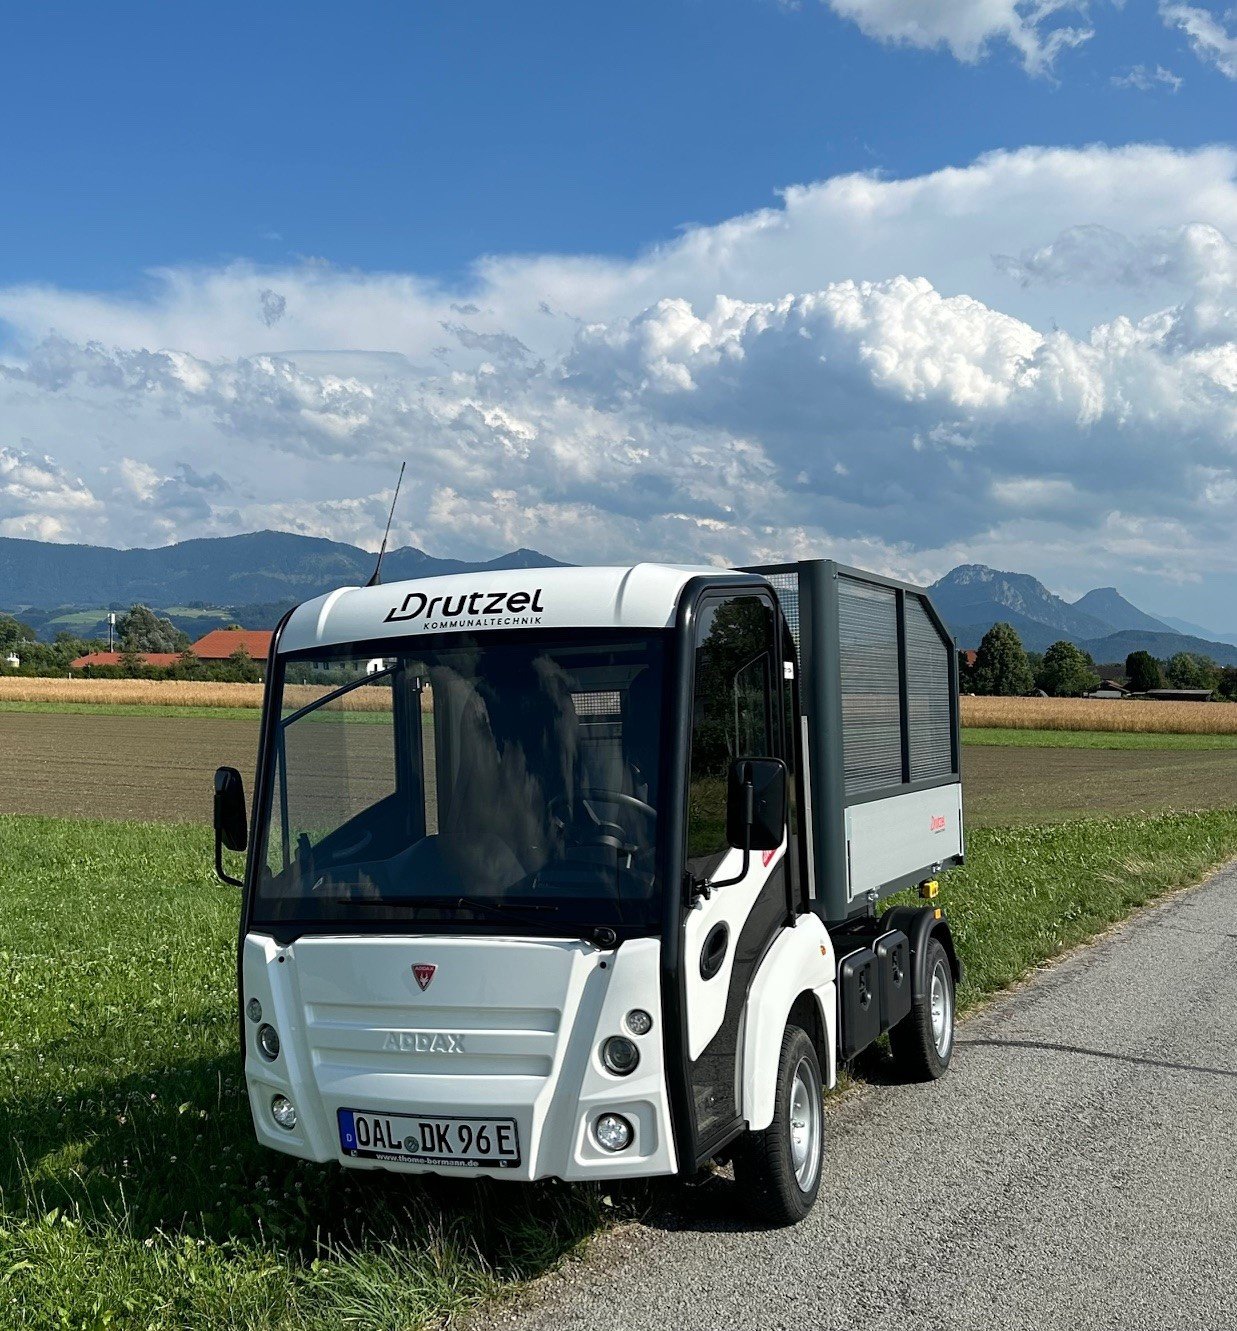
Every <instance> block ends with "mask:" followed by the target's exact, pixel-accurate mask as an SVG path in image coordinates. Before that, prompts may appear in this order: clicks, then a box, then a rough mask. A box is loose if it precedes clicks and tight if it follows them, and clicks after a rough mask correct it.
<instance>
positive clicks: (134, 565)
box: [0, 531, 1237, 665]
mask: <svg viewBox="0 0 1237 1331" xmlns="http://www.w3.org/2000/svg"><path fill="white" fill-rule="evenodd" d="M551 567H562V561H561V560H557V559H553V558H551V557H550V556H549V555H543V554H541V553H540V552H539V551H536V550H525V549H520V550H513V551H511V552H510V553H509V554H505V555H500V556H499V557H498V558H497V559H490V560H483V561H479V562H476V561H474V562H469V561H468V560H462V559H441V558H436V557H435V556H433V555H429V554H426V552H425V551H424V550H418V549H417V548H416V547H415V546H403V547H401V548H400V549H398V550H391V551H389V552H388V553H387V556H386V559H385V561H384V562H383V566H382V575H383V579H384V581H387V582H397V581H400V580H401V579H404V578H417V577H432V576H434V575H435V574H440V573H472V572H484V571H485V570H487V569H507V568H551ZM373 569H374V555H373V554H372V553H371V552H370V551H368V550H362V549H360V548H359V547H358V546H355V545H345V544H343V543H341V542H339V541H328V540H325V539H323V538H321V537H316V536H297V535H293V534H292V533H291V532H279V531H260V532H251V533H248V534H247V535H243V536H220V537H205V538H202V539H199V540H192V541H181V542H179V543H177V544H176V545H168V546H163V547H160V548H158V549H153V550H144V549H133V550H113V549H109V548H105V547H101V546H92V545H58V544H54V543H50V542H45V541H27V540H19V539H15V538H11V537H6V538H0V610H6V611H10V612H15V613H19V614H21V616H22V618H23V619H25V620H26V621H27V622H28V623H30V624H31V625H32V626H33V627H34V628H36V629H37V630H38V631H39V634H40V636H41V637H48V638H50V637H53V636H54V635H55V633H56V632H57V631H58V630H60V629H69V630H71V631H72V632H74V633H76V634H78V635H79V636H96V635H98V634H99V633H100V631H102V632H103V633H106V627H105V617H106V611H107V609H108V608H113V609H124V608H127V607H128V606H130V605H132V604H133V603H134V602H135V601H141V602H144V603H145V604H147V605H150V606H153V607H154V608H156V609H158V610H160V611H161V612H163V613H165V614H167V615H168V617H169V618H171V619H172V621H173V622H174V623H175V624H176V625H177V627H178V628H183V629H185V631H186V632H188V633H190V634H191V635H194V636H196V635H197V634H200V633H202V632H205V631H206V630H207V629H210V628H213V627H216V626H218V625H220V624H224V623H228V622H229V621H231V620H236V621H237V622H239V623H243V624H245V625H246V626H247V627H254V628H257V627H267V626H269V625H272V624H274V623H275V622H276V620H277V619H278V618H279V616H280V614H282V612H283V611H284V610H285V609H286V608H287V607H289V606H291V605H294V604H296V602H298V601H304V600H306V599H308V598H309V597H311V596H317V595H318V594H319V593H321V592H324V591H328V590H330V589H331V588H333V587H340V586H356V585H358V584H360V583H364V582H366V581H368V579H369V576H370V574H371V573H372V572H373ZM931 590H932V596H933V600H934V601H935V603H936V606H937V608H938V610H939V611H940V612H941V614H942V616H943V617H944V618H945V620H946V622H947V623H948V624H949V626H950V627H951V628H952V630H953V632H954V635H955V636H956V637H957V639H958V645H959V647H962V648H971V647H978V646H979V642H980V639H981V638H982V637H983V635H984V634H985V633H986V632H987V631H988V630H989V629H990V628H991V627H992V625H993V624H994V623H996V622H997V621H998V620H1005V621H1006V622H1007V623H1010V624H1012V625H1013V626H1014V628H1015V629H1017V631H1018V633H1019V635H1020V636H1021V637H1022V641H1023V643H1024V645H1025V646H1026V647H1027V648H1028V649H1029V650H1031V651H1036V652H1042V651H1043V650H1044V649H1045V648H1046V647H1048V646H1049V644H1051V643H1053V642H1056V641H1057V640H1058V639H1060V638H1066V639H1068V640H1069V641H1071V642H1074V643H1076V644H1077V645H1078V646H1079V647H1081V648H1083V650H1085V651H1088V652H1090V653H1091V655H1092V656H1093V657H1094V658H1095V660H1096V661H1098V662H1101V663H1111V662H1117V661H1124V659H1125V657H1126V655H1127V654H1128V653H1129V652H1132V651H1137V650H1140V649H1145V650H1146V651H1149V652H1151V653H1152V655H1154V656H1158V657H1160V658H1164V657H1168V656H1172V655H1173V654H1174V653H1175V652H1199V653H1202V654H1204V655H1206V656H1210V657H1212V658H1213V659H1215V660H1216V661H1219V662H1221V663H1222V664H1225V665H1237V645H1234V643H1233V642H1225V641H1222V640H1217V639H1218V638H1219V637H1220V635H1214V634H1209V633H1208V632H1207V630H1206V629H1202V628H1199V626H1197V625H1193V624H1189V623H1187V622H1186V621H1183V620H1174V619H1169V618H1167V617H1164V618H1158V617H1156V616H1155V615H1150V614H1148V613H1147V612H1146V611H1144V610H1140V609H1139V608H1138V607H1137V606H1136V605H1133V604H1131V602H1129V601H1128V600H1126V598H1125V597H1124V596H1122V595H1121V593H1120V592H1118V591H1117V589H1116V588H1115V587H1097V588H1095V589H1094V590H1092V591H1089V592H1087V594H1086V595H1085V596H1082V597H1079V599H1078V600H1077V601H1073V602H1070V601H1066V600H1064V599H1063V598H1062V597H1060V596H1056V595H1054V594H1053V593H1052V592H1050V591H1049V590H1048V588H1047V587H1045V586H1044V584H1043V583H1042V582H1040V581H1039V580H1038V579H1037V578H1034V577H1032V576H1031V575H1030V574H1028V573H1010V572H1003V571H1001V570H999V569H993V568H988V567H987V566H986V565H984V564H961V565H959V566H958V567H957V568H955V569H951V570H950V571H949V572H948V573H946V574H945V576H944V577H943V578H941V579H939V580H938V581H937V582H935V583H934V584H933V586H932V589H931ZM1223 636H1224V637H1227V636H1228V635H1223Z"/></svg>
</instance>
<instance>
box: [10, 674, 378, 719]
mask: <svg viewBox="0 0 1237 1331" xmlns="http://www.w3.org/2000/svg"><path fill="white" fill-rule="evenodd" d="M262 691H263V685H261V684H219V683H212V682H197V681H193V680H181V679H25V678H22V677H20V676H15V675H11V676H8V677H5V678H0V703H6V702H14V703H50V704H52V705H56V704H67V703H85V704H87V705H90V706H107V707H227V708H237V707H241V708H253V709H254V710H255V711H256V710H257V709H258V708H260V707H261V706H262ZM326 692H328V690H327V689H326V688H323V687H321V686H319V685H315V684H290V685H289V686H288V688H287V689H286V690H285V697H286V701H287V702H289V703H291V704H292V705H293V706H297V707H303V706H304V705H305V704H306V703H309V702H312V701H313V700H314V699H315V698H320V697H321V696H322V695H323V694H324V693H326ZM338 705H339V706H340V707H341V708H342V709H344V710H347V711H357V712H378V711H385V710H388V709H389V708H390V705H391V694H390V691H389V690H384V689H374V688H365V689H356V690H354V691H353V692H352V693H349V694H346V695H345V696H344V697H343V698H341V699H340V702H339V704H338Z"/></svg>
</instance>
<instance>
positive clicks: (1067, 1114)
mask: <svg viewBox="0 0 1237 1331" xmlns="http://www.w3.org/2000/svg"><path fill="white" fill-rule="evenodd" d="M1235 1044H1237V866H1234V867H1230V868H1229V869H1228V870H1226V871H1224V872H1223V873H1221V874H1219V875H1217V876H1216V877H1214V878H1213V879H1211V880H1210V882H1208V883H1207V884H1206V885H1204V886H1203V887H1201V888H1197V889H1194V890H1192V891H1190V892H1187V893H1185V894H1182V895H1179V896H1177V897H1174V898H1173V899H1171V900H1169V901H1168V902H1166V903H1164V904H1162V905H1160V906H1158V907H1156V908H1154V909H1152V910H1149V911H1147V912H1144V913H1142V914H1140V915H1139V916H1138V917H1136V918H1135V919H1134V920H1133V921H1132V922H1130V923H1129V924H1127V925H1126V926H1124V927H1123V928H1121V929H1120V930H1118V931H1116V932H1114V933H1112V934H1109V935H1108V936H1106V937H1105V938H1104V939H1103V940H1101V941H1100V942H1099V943H1097V944H1095V945H1094V946H1092V947H1089V948H1085V949H1083V950H1081V951H1078V952H1076V953H1074V954H1073V955H1072V956H1070V957H1069V958H1067V959H1066V960H1064V961H1063V962H1061V963H1059V964H1057V965H1055V966H1053V967H1051V968H1050V969H1048V970H1045V971H1043V972H1041V973H1040V974H1039V975H1038V976H1036V977H1035V978H1034V979H1033V980H1031V981H1030V982H1028V983H1027V984H1025V985H1023V986H1022V987H1020V988H1019V989H1018V990H1017V991H1015V992H1011V993H1009V994H1007V995H1004V996H1003V997H1002V998H1000V999H999V1000H998V1001H996V1002H995V1003H993V1004H992V1005H990V1006H989V1007H987V1008H986V1009H985V1010H984V1011H982V1012H981V1013H979V1014H978V1015H976V1016H975V1017H973V1018H972V1019H970V1020H968V1021H966V1022H965V1023H964V1024H963V1025H962V1026H961V1027H960V1029H959V1044H958V1048H957V1051H956V1053H955V1057H954V1065H953V1068H952V1069H951V1071H950V1073H949V1075H948V1076H947V1077H946V1078H945V1079H944V1080H943V1081H941V1082H938V1083H936V1084H934V1085H930V1086H895V1085H888V1086H879V1085H875V1086H870V1087H865V1088H864V1089H862V1090H861V1091H859V1092H858V1093H856V1094H853V1095H851V1096H848V1097H845V1098H843V1099H842V1100H841V1101H840V1102H837V1103H835V1104H834V1105H833V1106H832V1108H831V1111H830V1116H829V1124H828V1127H829V1140H828V1150H827V1164H826V1170H825V1177H824V1184H823V1187H822V1191H821V1195H820V1200H819V1201H818V1202H817V1205H816V1208H815V1210H814V1212H813V1213H812V1215H811V1216H810V1217H809V1218H808V1219H807V1221H805V1222H804V1223H803V1224H802V1225H801V1226H799V1227H798V1228H797V1229H793V1230H781V1231H764V1232H760V1231H751V1230H750V1229H748V1228H746V1225H745V1222H744V1220H743V1218H742V1215H741V1212H740V1211H739V1210H738V1208H737V1206H736V1204H735V1199H734V1197H733V1195H732V1194H733V1188H734V1185H733V1184H732V1183H730V1182H729V1181H727V1180H724V1179H718V1180H715V1181H712V1182H710V1183H709V1184H708V1185H706V1186H705V1187H703V1188H699V1189H694V1190H690V1191H689V1192H687V1193H686V1195H683V1194H681V1193H680V1192H678V1190H676V1191H675V1192H674V1193H673V1194H672V1195H673V1196H674V1197H675V1198H676V1200H675V1201H674V1202H673V1208H674V1213H666V1214H664V1215H661V1216H657V1217H654V1218H653V1220H652V1221H650V1222H649V1223H647V1224H645V1225H639V1226H628V1227H625V1228H624V1229H621V1230H619V1231H617V1232H615V1233H614V1234H611V1235H608V1236H607V1237H605V1238H603V1239H602V1240H600V1241H599V1242H598V1243H596V1244H595V1245H593V1247H592V1249H591V1251H590V1253H589V1254H588V1256H587V1258H585V1259H583V1260H581V1261H577V1262H573V1263H571V1264H569V1265H568V1266H567V1267H565V1268H564V1269H563V1270H562V1271H561V1272H559V1273H556V1274H555V1275H553V1276H551V1277H549V1278H547V1279H544V1280H543V1281H541V1282H540V1283H539V1284H538V1285H537V1286H535V1287H534V1291H533V1293H532V1295H531V1296H530V1297H526V1298H524V1299H523V1300H522V1301H521V1303H520V1305H519V1306H518V1308H516V1309H513V1310H511V1312H510V1313H509V1314H508V1317H507V1320H505V1321H501V1319H495V1318H494V1317H493V1314H492V1313H491V1314H490V1316H489V1317H487V1319H486V1320H487V1323H489V1324H491V1325H492V1324H494V1321H495V1320H500V1324H501V1325H503V1326H504V1327H507V1328H515V1327H526V1328H533V1327H553V1328H555V1331H568V1328H589V1329H590V1331H592V1329H593V1328H597V1327H604V1328H606V1331H635V1329H636V1328H641V1329H643V1328H659V1329H660V1328H683V1329H686V1328H696V1327H699V1328H702V1329H703V1328H708V1331H717V1328H749V1327H750V1328H769V1329H770V1331H772V1329H773V1328H782V1327H786V1328H794V1329H795V1331H805V1329H806V1328H813V1329H815V1328H835V1327H836V1328H843V1327H845V1328H851V1327H855V1328H863V1329H864V1331H867V1329H869V1328H884V1327H889V1328H894V1327H896V1328H899V1331H909V1329H910V1328H945V1327H948V1328H983V1331H991V1328H1014V1329H1018V1328H1036V1331H1047V1329H1048V1328H1057V1327H1068V1328H1071V1329H1074V1328H1077V1329H1078V1331H1092V1329H1093V1328H1114V1329H1116V1328H1120V1331H1134V1329H1135V1328H1143V1327H1147V1328H1156V1331H1168V1329H1169V1328H1178V1327H1179V1328H1189V1331H1222V1329H1227V1328H1237V1047H1235Z"/></svg>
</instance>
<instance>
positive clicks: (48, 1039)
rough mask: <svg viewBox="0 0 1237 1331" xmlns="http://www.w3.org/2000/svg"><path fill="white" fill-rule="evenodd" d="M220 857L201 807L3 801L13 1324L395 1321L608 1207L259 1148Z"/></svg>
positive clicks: (514, 1272)
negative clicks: (32, 814) (247, 1088)
mask: <svg viewBox="0 0 1237 1331" xmlns="http://www.w3.org/2000/svg"><path fill="white" fill-rule="evenodd" d="M209 857H210V840H209V835H208V833H207V832H206V830H205V829H197V828H188V827H185V828H177V829H175V830H171V829H169V828H167V827H157V826H152V825H148V824H138V823H98V822H86V821H82V822H69V821H61V820H50V819H39V818H0V866H3V867H2V868H0V913H2V915H3V918H4V921H5V926H4V932H3V935H2V941H0V993H3V995H4V1002H3V1004H0V1326H3V1327H4V1328H6V1331H7V1329H8V1328H32V1329H33V1328H38V1329H39V1331H42V1329H43V1328H48V1327H62V1326H63V1327H73V1328H96V1327H97V1328H103V1327H121V1328H135V1329H136V1328H150V1327H169V1328H171V1327H176V1328H181V1327H194V1328H198V1327H200V1328H204V1329H205V1328H220V1327H246V1328H249V1327H253V1328H258V1327H263V1328H265V1327H280V1328H283V1327H287V1328H294V1327H295V1328H302V1327H314V1328H323V1331H326V1329H327V1328H330V1329H331V1331H334V1329H335V1328H338V1327H341V1326H345V1325H346V1326H349V1327H353V1328H373V1331H379V1328H381V1331H396V1329H397V1328H409V1327H419V1326H423V1325H425V1324H427V1323H428V1322H430V1321H433V1320H435V1319H437V1318H438V1317H441V1316H442V1315H443V1314H445V1313H448V1312H452V1311H460V1310H462V1309H465V1308H467V1307H469V1306H472V1305H473V1304H475V1303H476V1302H478V1301H479V1300H481V1299H484V1298H486V1297H487V1296H490V1295H493V1294H495V1293H496V1292H497V1291H499V1290H500V1289H502V1288H503V1287H504V1286H506V1285H508V1284H509V1283H510V1282H511V1281H513V1280H519V1279H523V1278H528V1277H531V1276H533V1275H535V1274H536V1273H537V1272H539V1271H541V1270H543V1269H544V1268H545V1267H546V1266H547V1265H549V1264H551V1263H552V1262H554V1261H555V1260H557V1259H558V1258H559V1257H560V1256H561V1255H562V1254H563V1253H565V1252H566V1251H568V1250H569V1249H570V1248H572V1247H573V1246H574V1245H575V1244H576V1243H577V1242H578V1241H579V1239H580V1238H581V1237H582V1236H583V1235H585V1234H587V1233H589V1232H591V1230H592V1229H594V1228H595V1227H596V1225H597V1224H598V1222H599V1218H600V1214H601V1212H602V1209H603V1207H602V1198H601V1197H600V1195H599V1194H598V1193H597V1192H596V1191H594V1190H588V1189H571V1188H566V1187H562V1186H553V1185H538V1186H535V1187H527V1188H526V1187H512V1186H506V1187H503V1186H502V1185H487V1186H483V1187H480V1188H475V1187H472V1186H469V1185H466V1184H464V1183H461V1182H453V1181H444V1182H442V1183H435V1184H433V1185H431V1186H429V1187H426V1186H422V1185H417V1184H410V1183H409V1182H408V1181H407V1180H405V1179H400V1178H396V1177H393V1176H390V1177H386V1178H375V1177H374V1176H371V1175H364V1176H357V1175H355V1174H350V1173H345V1172H344V1171H343V1170H341V1169H338V1168H335V1167H328V1168H322V1167H315V1166H306V1165H303V1164H300V1163H298V1162H296V1161H294V1160H292V1159H290V1158H285V1157H282V1156H280V1155H278V1154H275V1153H273V1152H269V1151H266V1150H265V1149H262V1148H260V1147H258V1146H257V1144H256V1143H255V1142H254V1141H253V1136H252V1128H251V1125H250V1122H249V1111H248V1107H247V1104H246V1102H245V1100H244V1098H243V1086H242V1079H241V1075H240V1063H239V1059H238V1056H237V1053H236V1040H237V1035H236V1015H235V996H234V991H235V983H236V911H237V898H236V895H235V893H234V892H232V891H231V890H230V889H227V888H225V887H223V886H221V885H219V884H217V883H215V882H214V880H213V876H212V875H211V874H210V873H209V871H208V869H207V865H208V863H209Z"/></svg>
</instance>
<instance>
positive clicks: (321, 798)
mask: <svg viewBox="0 0 1237 1331" xmlns="http://www.w3.org/2000/svg"><path fill="white" fill-rule="evenodd" d="M661 691H662V643H661V640H660V637H654V638H649V639H641V638H636V639H632V638H629V637H623V638H621V639H619V638H613V639H611V638H608V637H607V639H606V640H605V641H597V642H594V643H591V644H589V645H582V644H581V643H580V642H579V641H574V642H570V643H568V642H559V641H555V640H553V639H550V638H547V637H544V636H540V635H538V636H537V637H536V638H532V637H524V638H523V640H522V641H518V642H507V643H502V644H495V643H493V642H491V643H482V642H479V641H475V640H469V639H466V638H461V637H454V638H452V639H449V640H446V642H445V645H443V646H442V647H440V648H437V649H434V650H430V649H427V648H426V647H425V646H423V645H421V644H418V645H417V651H416V652H415V654H413V653H409V654H407V655H396V656H391V657H384V658H381V659H376V660H373V659H365V658H363V657H360V656H356V657H342V656H340V655H339V654H338V653H337V652H334V653H324V654H323V655H322V656H321V657H319V658H311V659H306V658H298V659H297V660H296V661H295V662H294V663H291V664H289V666H288V667H287V669H286V671H285V680H284V684H283V703H284V707H283V719H282V721H281V723H280V725H279V728H278V734H277V743H276V745H275V752H274V754H273V755H272V760H273V762H274V766H275V771H274V774H273V776H274V780H273V783H272V784H273V791H272V798H271V808H270V816H269V820H268V830H267V839H266V846H265V853H264V856H263V860H262V863H263V865H264V871H263V873H262V876H261V880H260V882H259V885H258V893H257V899H256V903H255V920H256V921H257V922H260V923H272V922H276V921H287V920H302V921H304V920H317V919H347V920H352V921H358V920H364V921H370V922H374V921H380V920H383V919H385V918H390V919H399V920H401V921H403V922H404V923H413V922H416V921H418V920H423V919H424V920H427V921H428V920H433V921H434V927H435V928H438V927H441V925H443V924H446V923H448V922H450V921H458V922H459V923H461V924H462V925H465V926H470V925H476V924H480V923H484V924H486V925H487V926H490V927H492V926H493V922H494V920H495V919H504V920H505V921H506V924H510V923H512V922H515V927H516V929H517V931H518V919H517V917H522V916H523V915H527V916H528V922H529V924H530V926H532V927H534V928H535V929H536V931H537V932H546V933H555V932H563V931H569V930H570V929H571V928H572V927H573V926H575V925H586V926H589V925H609V926H613V927H619V928H621V927H628V928H639V929H649V928H651V927H653V926H654V925H655V924H656V922H657V919H658V908H657V893H656V875H655V847H656V831H657V807H658V784H659V770H658V769H659V736H660V732H661V707H662V705H661ZM461 897H467V898H469V899H470V901H471V902H472V903H473V904H472V905H469V906H465V907H460V906H459V905H458V904H457V903H458V902H459V899H460V898H461ZM495 908H498V909H500V910H504V911H506V912H507V915H506V916H501V915H499V914H498V910H496V909H495ZM506 924H505V925H504V927H506Z"/></svg>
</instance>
